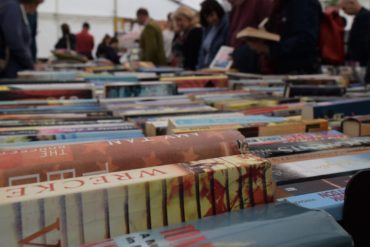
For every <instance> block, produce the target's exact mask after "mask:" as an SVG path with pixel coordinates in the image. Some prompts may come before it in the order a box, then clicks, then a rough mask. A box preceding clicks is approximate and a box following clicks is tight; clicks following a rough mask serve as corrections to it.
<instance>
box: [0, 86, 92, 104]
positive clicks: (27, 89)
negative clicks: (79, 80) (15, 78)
mask: <svg viewBox="0 0 370 247" xmlns="http://www.w3.org/2000/svg"><path fill="white" fill-rule="evenodd" d="M93 96H94V92H93V89H92V87H91V86H90V85H88V84H57V85H55V84H54V85H53V84H49V85H2V86H0V100H1V101H10V100H31V99H49V100H51V99H56V100H57V99H92V98H93Z"/></svg>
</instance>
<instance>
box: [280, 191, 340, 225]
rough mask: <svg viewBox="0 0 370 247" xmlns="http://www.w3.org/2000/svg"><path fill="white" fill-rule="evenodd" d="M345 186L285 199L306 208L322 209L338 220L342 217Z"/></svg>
mask: <svg viewBox="0 0 370 247" xmlns="http://www.w3.org/2000/svg"><path fill="white" fill-rule="evenodd" d="M344 195H345V188H340V189H335V190H328V191H322V192H317V193H311V194H306V195H300V196H293V197H288V198H285V199H281V200H280V201H287V202H290V203H294V204H296V205H298V206H301V207H304V208H308V209H322V210H325V211H327V212H328V213H329V214H331V215H332V216H333V217H334V218H335V219H336V220H338V221H340V220H342V217H343V204H344Z"/></svg>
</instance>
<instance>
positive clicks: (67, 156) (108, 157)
mask: <svg viewBox="0 0 370 247" xmlns="http://www.w3.org/2000/svg"><path fill="white" fill-rule="evenodd" d="M240 139H243V136H242V135H241V134H240V133H239V132H238V131H225V132H207V133H191V134H184V135H169V136H161V137H153V138H139V139H134V138H132V139H124V140H107V141H98V142H89V143H82V144H60V145H40V146H37V145H33V146H32V147H29V148H24V147H21V148H2V149H1V148H0V160H1V162H2V165H1V167H0V186H2V187H4V186H9V185H17V184H24V183H31V182H43V181H52V180H56V179H63V178H73V177H81V176H87V175H91V174H102V173H107V172H117V171H125V170H131V169H138V168H143V167H151V166H156V165H165V164H176V163H179V162H189V161H194V160H201V159H208V158H215V157H222V156H229V155H236V154H240V151H239V146H238V140H240ZM169 153H170V154H171V155H168V154H169Z"/></svg>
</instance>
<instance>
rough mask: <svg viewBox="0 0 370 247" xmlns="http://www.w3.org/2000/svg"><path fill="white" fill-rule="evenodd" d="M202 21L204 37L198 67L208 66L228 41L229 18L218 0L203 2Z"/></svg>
mask: <svg viewBox="0 0 370 247" xmlns="http://www.w3.org/2000/svg"><path fill="white" fill-rule="evenodd" d="M200 22H201V24H202V27H203V39H202V46H201V49H200V54H199V61H198V68H208V67H209V65H210V64H211V63H212V61H213V59H214V58H215V57H216V55H217V52H218V51H219V49H220V48H221V46H223V45H226V43H227V38H228V32H229V20H228V16H227V15H226V13H225V10H224V9H223V7H222V6H221V4H219V3H218V2H217V1H216V0H206V1H204V2H203V3H202V4H201V11H200Z"/></svg>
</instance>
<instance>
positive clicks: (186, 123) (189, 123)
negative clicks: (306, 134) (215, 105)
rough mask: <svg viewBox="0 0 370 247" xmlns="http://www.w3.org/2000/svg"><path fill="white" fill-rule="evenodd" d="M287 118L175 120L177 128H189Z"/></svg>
mask: <svg viewBox="0 0 370 247" xmlns="http://www.w3.org/2000/svg"><path fill="white" fill-rule="evenodd" d="M284 121H286V118H279V117H266V116H245V117H237V118H224V119H196V118H192V119H178V120H173V121H172V122H173V124H174V126H175V128H188V127H198V126H210V125H211V126H215V125H231V124H257V123H282V122H284Z"/></svg>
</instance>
